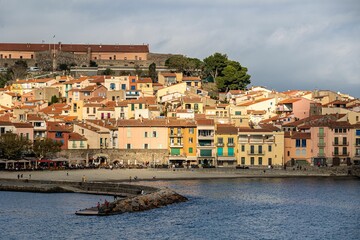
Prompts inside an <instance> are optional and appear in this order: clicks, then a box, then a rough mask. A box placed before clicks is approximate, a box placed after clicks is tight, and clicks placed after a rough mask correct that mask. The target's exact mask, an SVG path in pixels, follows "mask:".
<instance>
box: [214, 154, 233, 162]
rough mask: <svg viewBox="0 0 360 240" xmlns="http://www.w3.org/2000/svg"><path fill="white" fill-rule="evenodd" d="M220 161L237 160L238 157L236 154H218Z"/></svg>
mask: <svg viewBox="0 0 360 240" xmlns="http://www.w3.org/2000/svg"><path fill="white" fill-rule="evenodd" d="M217 160H218V161H234V160H235V161H236V157H235V155H234V156H218V157H217Z"/></svg>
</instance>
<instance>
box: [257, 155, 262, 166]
mask: <svg viewBox="0 0 360 240" xmlns="http://www.w3.org/2000/svg"><path fill="white" fill-rule="evenodd" d="M258 161H259V165H262V157H259V159H258Z"/></svg>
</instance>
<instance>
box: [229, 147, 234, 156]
mask: <svg viewBox="0 0 360 240" xmlns="http://www.w3.org/2000/svg"><path fill="white" fill-rule="evenodd" d="M228 155H229V156H234V148H228Z"/></svg>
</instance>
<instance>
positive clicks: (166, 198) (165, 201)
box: [76, 188, 188, 215]
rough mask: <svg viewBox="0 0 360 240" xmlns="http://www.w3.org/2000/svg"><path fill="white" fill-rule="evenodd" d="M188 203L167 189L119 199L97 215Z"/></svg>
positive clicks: (103, 206)
mask: <svg viewBox="0 0 360 240" xmlns="http://www.w3.org/2000/svg"><path fill="white" fill-rule="evenodd" d="M186 201H188V199H187V198H186V197H184V196H182V195H180V194H178V193H176V192H174V191H173V190H171V189H168V188H165V189H160V190H158V191H155V192H152V193H147V194H143V195H138V196H135V197H130V198H125V199H119V200H116V201H114V202H111V203H109V204H108V205H106V204H104V205H102V206H101V207H100V208H99V209H98V213H97V214H96V215H113V214H121V213H126V212H139V211H146V210H150V209H154V208H159V207H163V206H167V205H170V204H173V203H180V202H186ZM76 214H78V215H81V212H77V213H76ZM87 215H88V214H87Z"/></svg>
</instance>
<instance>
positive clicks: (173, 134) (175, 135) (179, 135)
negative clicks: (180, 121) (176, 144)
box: [170, 133, 183, 138]
mask: <svg viewBox="0 0 360 240" xmlns="http://www.w3.org/2000/svg"><path fill="white" fill-rule="evenodd" d="M170 137H172V138H177V137H183V135H182V134H181V133H170Z"/></svg>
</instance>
